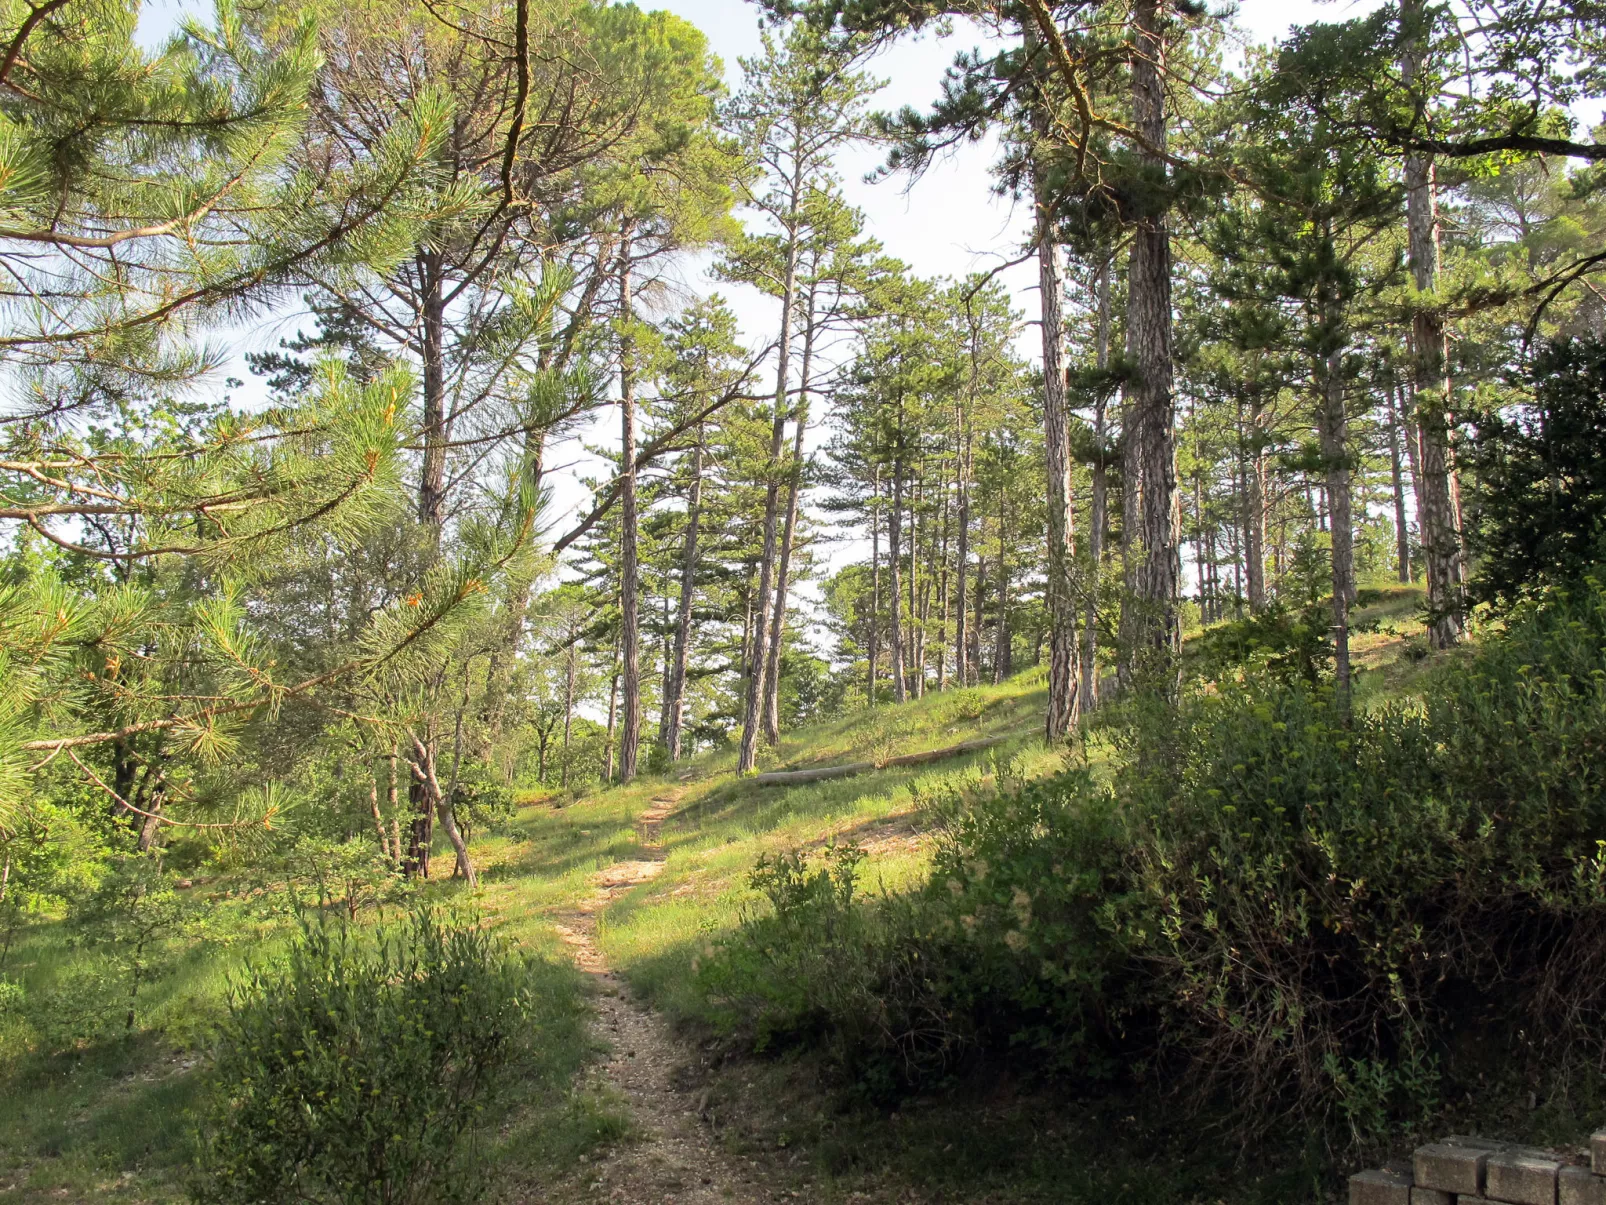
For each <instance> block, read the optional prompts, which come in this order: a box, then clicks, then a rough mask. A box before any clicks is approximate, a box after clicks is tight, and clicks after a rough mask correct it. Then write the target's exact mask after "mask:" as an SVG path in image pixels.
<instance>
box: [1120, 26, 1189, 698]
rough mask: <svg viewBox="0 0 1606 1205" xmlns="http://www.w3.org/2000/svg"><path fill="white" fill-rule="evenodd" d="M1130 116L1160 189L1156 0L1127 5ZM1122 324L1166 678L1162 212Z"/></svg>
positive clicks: (1168, 351)
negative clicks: (1130, 373)
mask: <svg viewBox="0 0 1606 1205" xmlns="http://www.w3.org/2000/svg"><path fill="white" fill-rule="evenodd" d="M1133 25H1134V53H1133V56H1132V114H1133V119H1134V122H1135V124H1136V126H1137V128H1138V131H1139V132H1140V133H1141V134H1142V135H1143V137H1144V138H1145V140H1146V141H1147V142H1148V144H1149V146H1150V148H1152V149H1148V150H1144V149H1140V150H1139V152H1138V155H1139V159H1140V161H1142V162H1143V163H1144V164H1145V166H1146V167H1147V169H1148V170H1149V171H1150V172H1151V173H1152V174H1153V175H1154V177H1155V182H1156V184H1157V185H1161V186H1163V182H1164V176H1165V160H1164V159H1163V158H1162V156H1161V152H1163V151H1164V149H1165V144H1166V115H1165V88H1164V85H1163V72H1164V68H1165V55H1166V47H1165V34H1164V22H1163V18H1162V14H1161V0H1137V4H1136V6H1135V7H1134V10H1133ZM1130 263H1131V267H1130V279H1129V283H1128V306H1127V324H1128V338H1129V341H1130V344H1131V347H1132V353H1133V354H1132V369H1133V374H1134V378H1135V382H1134V383H1135V392H1136V398H1135V403H1136V404H1135V406H1134V410H1135V412H1136V414H1135V419H1136V426H1137V428H1138V432H1139V445H1140V455H1141V457H1142V465H1143V483H1142V491H1143V522H1142V529H1141V531H1142V543H1143V549H1142V553H1143V559H1142V562H1141V564H1140V565H1139V566H1138V573H1137V596H1138V607H1139V613H1138V616H1137V619H1138V633H1137V634H1138V647H1139V648H1140V649H1141V650H1142V651H1143V653H1144V655H1145V656H1146V657H1147V658H1150V659H1152V660H1153V661H1155V662H1156V664H1155V665H1154V667H1153V668H1154V669H1155V671H1156V672H1157V673H1160V674H1162V675H1163V676H1165V677H1172V676H1174V674H1175V662H1176V657H1177V654H1178V653H1179V652H1180V651H1181V645H1182V629H1181V625H1180V622H1179V616H1178V612H1177V596H1178V588H1179V585H1180V580H1181V576H1182V567H1181V560H1180V540H1179V538H1178V533H1179V529H1180V527H1181V513H1180V510H1179V503H1180V498H1179V495H1178V491H1177V451H1176V398H1175V396H1174V394H1173V390H1172V319H1171V236H1170V232H1169V230H1168V228H1167V223H1166V217H1165V213H1164V211H1163V210H1161V211H1159V212H1155V213H1151V214H1147V215H1145V216H1144V217H1143V218H1142V219H1140V220H1139V222H1138V223H1137V226H1136V228H1135V229H1134V230H1133V232H1132V252H1131V261H1130Z"/></svg>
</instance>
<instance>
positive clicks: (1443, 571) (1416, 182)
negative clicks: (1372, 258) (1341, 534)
mask: <svg viewBox="0 0 1606 1205" xmlns="http://www.w3.org/2000/svg"><path fill="white" fill-rule="evenodd" d="M1430 20H1431V18H1430V17H1429V15H1428V13H1427V12H1426V10H1425V7H1424V5H1423V3H1422V0H1402V3H1401V5H1400V25H1401V32H1402V35H1403V37H1404V39H1405V46H1406V49H1405V53H1404V55H1403V56H1402V58H1401V61H1400V77H1401V80H1402V82H1403V83H1404V84H1405V86H1406V88H1407V89H1409V88H1411V87H1413V86H1414V85H1415V83H1416V81H1417V77H1418V76H1419V75H1420V74H1421V71H1422V60H1423V58H1424V56H1425V54H1426V49H1427V45H1428V41H1429V36H1430V32H1431V31H1430V29H1429V22H1430ZM1405 190H1406V191H1405V198H1406V199H1405V213H1406V241H1407V247H1408V251H1409V256H1410V263H1411V277H1412V281H1413V283H1414V284H1415V285H1416V289H1417V292H1418V293H1420V294H1424V295H1426V296H1427V297H1428V301H1427V302H1426V303H1425V304H1424V305H1423V306H1422V307H1421V308H1419V309H1418V310H1417V311H1416V313H1415V314H1414V315H1412V318H1411V343H1412V349H1413V352H1414V356H1413V359H1414V363H1413V365H1412V368H1413V372H1412V394H1413V401H1414V403H1415V405H1414V411H1415V415H1416V422H1417V426H1418V429H1419V431H1420V433H1421V440H1422V448H1421V478H1420V482H1419V485H1420V491H1419V492H1418V494H1417V499H1416V501H1417V516H1416V517H1417V527H1418V528H1419V530H1420V531H1421V534H1422V553H1423V559H1424V560H1425V561H1426V562H1427V582H1428V610H1429V611H1430V612H1431V613H1432V616H1433V619H1432V625H1431V627H1430V629H1429V634H1430V637H1431V639H1432V642H1433V644H1434V645H1435V646H1436V647H1438V648H1448V647H1450V646H1451V645H1453V644H1455V643H1457V642H1458V641H1459V640H1460V639H1461V637H1462V635H1463V634H1464V633H1465V619H1464V614H1463V613H1464V610H1465V601H1464V599H1463V597H1462V594H1463V589H1462V588H1463V584H1464V583H1463V566H1462V561H1461V528H1460V523H1459V522H1458V516H1457V513H1456V506H1455V498H1454V493H1453V489H1452V485H1451V481H1450V428H1449V411H1450V379H1449V375H1448V371H1447V364H1448V356H1447V354H1446V353H1447V348H1446V343H1445V334H1444V317H1443V315H1442V314H1441V313H1440V312H1439V310H1438V309H1437V306H1438V304H1439V303H1438V300H1437V298H1436V297H1435V296H1434V294H1435V293H1436V291H1437V289H1438V284H1439V280H1438V276H1439V215H1438V198H1437V196H1436V187H1435V184H1434V179H1433V159H1432V157H1431V156H1429V155H1421V154H1415V155H1407V156H1406V159H1405Z"/></svg>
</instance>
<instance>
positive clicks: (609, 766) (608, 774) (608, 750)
mask: <svg viewBox="0 0 1606 1205" xmlns="http://www.w3.org/2000/svg"><path fill="white" fill-rule="evenodd" d="M618 707H619V639H618V637H615V638H614V642H613V677H612V679H611V680H610V681H609V684H608V737H607V740H605V741H604V742H603V746H602V761H603V767H604V768H603V775H602V776H603V778H604V779H606V780H607V781H609V782H612V781H613V734H614V727H615V724H616V723H617V720H618Z"/></svg>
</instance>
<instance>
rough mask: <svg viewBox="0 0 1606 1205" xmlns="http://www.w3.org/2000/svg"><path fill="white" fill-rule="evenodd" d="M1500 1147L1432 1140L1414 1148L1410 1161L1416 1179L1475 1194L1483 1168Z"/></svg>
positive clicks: (1479, 1188)
mask: <svg viewBox="0 0 1606 1205" xmlns="http://www.w3.org/2000/svg"><path fill="white" fill-rule="evenodd" d="M1499 1149H1500V1147H1499V1146H1498V1145H1497V1144H1495V1143H1492V1142H1491V1143H1476V1144H1475V1143H1473V1142H1471V1141H1470V1140H1469V1141H1464V1142H1454V1141H1452V1142H1433V1143H1429V1144H1428V1145H1427V1146H1421V1147H1418V1148H1417V1150H1416V1154H1415V1156H1413V1158H1412V1160H1411V1166H1412V1169H1413V1170H1414V1171H1415V1172H1416V1182H1417V1183H1418V1184H1420V1185H1421V1186H1422V1187H1423V1188H1436V1189H1438V1190H1439V1191H1440V1192H1459V1193H1466V1194H1468V1195H1471V1196H1476V1195H1477V1194H1478V1193H1480V1192H1482V1191H1483V1175H1484V1167H1485V1165H1486V1164H1487V1163H1488V1161H1489V1156H1490V1155H1492V1154H1493V1153H1494V1152H1495V1151H1497V1150H1499Z"/></svg>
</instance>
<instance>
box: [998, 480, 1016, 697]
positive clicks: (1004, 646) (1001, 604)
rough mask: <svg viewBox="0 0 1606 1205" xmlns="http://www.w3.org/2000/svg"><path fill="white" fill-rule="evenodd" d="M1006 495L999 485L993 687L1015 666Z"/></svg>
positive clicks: (1002, 487)
mask: <svg viewBox="0 0 1606 1205" xmlns="http://www.w3.org/2000/svg"><path fill="white" fill-rule="evenodd" d="M1005 519H1006V510H1005V494H1004V486H1003V483H1002V482H1000V483H999V485H998V620H997V623H996V624H995V625H994V629H993V685H994V686H997V685H998V684H1000V683H1001V682H1003V680H1004V679H1005V678H1007V677H1009V672H1010V670H1011V669H1013V668H1014V666H1013V665H1012V664H1011V663H1012V661H1013V660H1014V646H1013V643H1012V642H1011V640H1010V635H1009V557H1008V556H1007V555H1006V553H1005V543H1004V541H1005V531H1004V526H1005Z"/></svg>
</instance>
